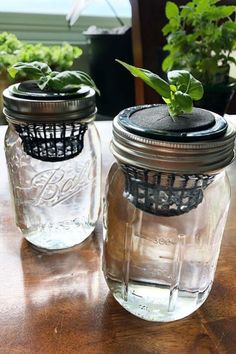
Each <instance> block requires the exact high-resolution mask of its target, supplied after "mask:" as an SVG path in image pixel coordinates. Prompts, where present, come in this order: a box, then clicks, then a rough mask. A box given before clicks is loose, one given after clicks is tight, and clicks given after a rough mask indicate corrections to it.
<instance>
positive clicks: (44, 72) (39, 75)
mask: <svg viewBox="0 0 236 354" xmlns="http://www.w3.org/2000/svg"><path fill="white" fill-rule="evenodd" d="M8 72H9V74H10V76H11V77H12V78H15V77H16V76H17V75H19V74H20V75H22V74H24V75H26V76H27V78H28V79H32V80H36V81H37V85H38V87H39V88H40V89H41V90H45V89H47V90H51V91H53V92H75V91H77V90H79V89H80V88H82V87H83V86H89V87H91V88H93V89H94V90H95V91H96V92H97V93H98V94H99V90H98V88H97V87H96V85H95V83H94V81H93V80H92V79H91V77H90V76H89V75H88V74H86V73H84V72H83V71H69V70H66V71H62V72H58V71H52V70H51V68H50V67H49V66H48V65H47V64H45V63H42V62H39V61H33V62H31V63H24V62H19V63H16V64H14V65H13V66H11V67H10V68H9V69H8Z"/></svg>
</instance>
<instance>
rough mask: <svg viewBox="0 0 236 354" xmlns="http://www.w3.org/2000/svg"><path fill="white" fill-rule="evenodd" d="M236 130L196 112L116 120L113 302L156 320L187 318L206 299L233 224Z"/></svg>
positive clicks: (109, 246) (142, 110) (111, 195)
mask: <svg viewBox="0 0 236 354" xmlns="http://www.w3.org/2000/svg"><path fill="white" fill-rule="evenodd" d="M234 139H235V130H234V128H233V127H232V126H231V125H230V124H228V123H227V122H226V121H225V120H224V118H222V117H220V116H219V115H216V114H213V113H211V112H208V111H205V110H201V109H194V110H193V113H191V114H183V115H182V116H178V117H175V118H174V119H172V118H171V117H170V116H169V114H168V111H167V108H166V106H165V105H153V106H139V107H133V108H129V109H126V110H124V111H122V112H121V113H120V114H119V115H118V116H117V117H116V118H115V120H114V123H113V140H112V152H113V154H114V156H115V158H116V162H115V163H114V164H113V166H112V167H111V170H110V172H109V175H108V178H107V187H106V198H105V205H104V230H105V245H104V262H103V268H104V274H105V278H106V281H107V284H108V286H109V288H110V290H111V292H112V294H113V296H114V297H115V299H116V300H117V301H118V302H119V303H120V304H121V305H122V306H123V307H124V308H125V309H127V310H128V311H129V312H131V313H132V314H134V315H136V316H138V317H141V318H143V319H146V320H150V321H162V322H165V321H173V320H177V319H180V318H183V317H185V316H187V315H189V314H191V313H192V312H194V311H195V310H196V309H197V308H198V307H200V306H201V305H202V304H203V302H204V301H205V300H206V298H207V296H208V294H209V292H210V289H211V286H212V283H213V279H214V274H215V269H216V265H217V260H218V256H219V251H220V245H221V240H222V234H223V231H224V226H225V222H226V218H227V213H228V208H229V201H230V187H229V182H228V178H227V175H226V172H225V167H226V166H227V165H228V164H229V163H230V162H231V161H232V159H233V157H234V151H233V149H234Z"/></svg>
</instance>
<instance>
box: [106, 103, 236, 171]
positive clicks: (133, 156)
mask: <svg viewBox="0 0 236 354" xmlns="http://www.w3.org/2000/svg"><path fill="white" fill-rule="evenodd" d="M235 136H236V131H235V128H234V127H233V126H232V125H231V124H230V123H228V122H226V120H225V119H224V118H223V117H221V116H219V115H217V114H215V113H213V112H209V111H206V110H203V109H198V108H194V110H193V112H192V113H191V114H183V115H182V116H181V117H176V118H174V119H173V118H171V117H170V116H169V114H168V111H167V107H166V105H144V106H136V107H131V108H128V109H125V110H124V111H122V112H121V113H120V114H119V115H118V116H117V117H116V118H115V119H114V121H113V140H112V144H111V148H112V152H113V154H114V156H115V157H116V158H117V159H118V160H119V161H120V162H121V163H123V164H126V165H133V166H137V167H141V168H145V169H150V170H158V171H161V172H167V173H168V172H171V173H183V174H195V173H206V172H208V173H209V172H215V171H217V170H219V169H222V168H224V167H226V166H227V165H229V164H230V162H231V161H232V160H233V158H234V140H235Z"/></svg>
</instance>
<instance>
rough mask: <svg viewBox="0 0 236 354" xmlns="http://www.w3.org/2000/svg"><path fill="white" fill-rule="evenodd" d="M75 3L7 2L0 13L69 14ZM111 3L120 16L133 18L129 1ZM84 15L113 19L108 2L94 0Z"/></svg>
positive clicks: (55, 0)
mask: <svg viewBox="0 0 236 354" xmlns="http://www.w3.org/2000/svg"><path fill="white" fill-rule="evenodd" d="M73 3H74V1H73V0H20V1H19V0H7V1H1V3H0V12H21V13H40V14H55V15H57V14H67V13H68V12H69V10H70V9H71V7H72V6H73ZM110 3H111V5H112V6H113V7H114V9H115V10H116V12H117V14H118V16H120V17H131V7H130V3H129V0H110ZM83 15H88V16H111V17H113V13H112V10H111V9H110V7H109V5H108V4H107V2H106V0H93V1H92V2H91V3H90V5H88V7H87V8H86V9H85V10H84V11H83Z"/></svg>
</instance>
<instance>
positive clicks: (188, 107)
mask: <svg viewBox="0 0 236 354" xmlns="http://www.w3.org/2000/svg"><path fill="white" fill-rule="evenodd" d="M174 97H175V100H176V102H177V103H178V105H179V106H180V107H181V109H182V110H183V111H184V112H191V111H192V109H193V101H192V98H191V97H190V96H189V95H188V94H187V93H184V92H181V91H176V92H175V94H174Z"/></svg>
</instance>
